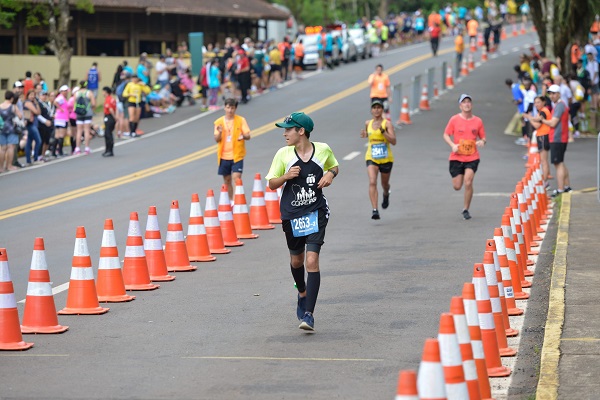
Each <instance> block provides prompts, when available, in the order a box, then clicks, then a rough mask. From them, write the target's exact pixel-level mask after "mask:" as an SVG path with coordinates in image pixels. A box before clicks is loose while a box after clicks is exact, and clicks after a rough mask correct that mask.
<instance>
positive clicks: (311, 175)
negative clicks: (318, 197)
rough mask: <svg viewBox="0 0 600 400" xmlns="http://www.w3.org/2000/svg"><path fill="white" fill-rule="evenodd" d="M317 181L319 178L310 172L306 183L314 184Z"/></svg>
mask: <svg viewBox="0 0 600 400" xmlns="http://www.w3.org/2000/svg"><path fill="white" fill-rule="evenodd" d="M316 181H317V178H316V177H315V176H314V175H313V174H310V175H308V176H307V177H306V183H307V184H308V186H312V185H314V184H315V182H316Z"/></svg>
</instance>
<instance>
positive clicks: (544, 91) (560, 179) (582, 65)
mask: <svg viewBox="0 0 600 400" xmlns="http://www.w3.org/2000/svg"><path fill="white" fill-rule="evenodd" d="M570 55H571V59H570V60H569V63H564V64H566V67H563V68H561V64H562V63H561V62H560V59H558V58H557V59H554V60H553V59H550V58H549V57H547V56H546V54H545V53H544V52H543V51H541V52H539V53H538V52H537V51H536V49H535V48H534V47H531V48H530V53H529V54H525V53H524V54H521V55H520V59H519V64H518V65H515V67H514V71H515V73H516V78H515V79H512V78H508V79H506V85H507V86H508V87H509V88H510V90H511V94H512V101H513V103H514V104H515V105H516V107H517V112H518V113H519V114H520V116H521V133H522V137H521V138H519V139H518V140H517V144H523V145H527V144H529V143H530V141H531V140H532V137H533V135H534V134H535V137H536V140H537V147H538V150H539V152H540V160H541V164H542V169H543V175H544V180H545V182H546V187H549V186H550V183H549V181H548V180H549V179H550V178H551V177H552V176H551V174H550V164H552V165H554V167H555V171H556V189H554V190H553V192H552V196H554V197H556V196H558V195H560V194H561V193H563V192H568V191H570V190H571V187H570V182H569V170H568V168H567V167H566V164H565V161H564V160H565V153H566V151H567V145H568V143H569V142H573V141H574V139H575V138H577V137H579V136H580V134H581V131H582V130H587V125H588V124H587V121H588V120H589V119H595V118H596V113H597V112H598V107H599V105H600V103H599V93H600V87H599V83H600V75H599V62H600V32H598V31H592V32H590V35H589V40H588V42H587V43H586V44H585V46H583V47H581V46H580V44H579V42H578V41H574V43H573V45H572V46H571V51H570ZM524 157H525V158H526V157H527V156H524Z"/></svg>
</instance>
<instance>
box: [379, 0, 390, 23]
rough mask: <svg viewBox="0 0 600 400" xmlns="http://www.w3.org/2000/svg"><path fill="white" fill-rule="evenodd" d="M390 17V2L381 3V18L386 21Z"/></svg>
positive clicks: (383, 0)
mask: <svg viewBox="0 0 600 400" xmlns="http://www.w3.org/2000/svg"><path fill="white" fill-rule="evenodd" d="M387 15H388V0H381V2H380V3H379V18H381V19H382V20H384V21H385V20H386V17H387Z"/></svg>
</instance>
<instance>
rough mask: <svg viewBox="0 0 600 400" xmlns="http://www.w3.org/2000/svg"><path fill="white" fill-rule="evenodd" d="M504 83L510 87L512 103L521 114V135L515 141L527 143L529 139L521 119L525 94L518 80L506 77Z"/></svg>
mask: <svg viewBox="0 0 600 400" xmlns="http://www.w3.org/2000/svg"><path fill="white" fill-rule="evenodd" d="M505 83H506V86H508V87H509V88H510V91H511V93H512V97H513V103H514V104H515V105H516V106H517V112H518V113H519V115H521V133H522V135H523V137H522V138H519V139H518V140H517V142H516V143H517V144H527V143H529V140H528V139H527V130H526V129H525V121H524V120H523V114H524V113H525V103H524V100H525V94H524V93H523V90H522V89H521V86H520V84H519V82H513V81H512V79H507V80H506V81H505Z"/></svg>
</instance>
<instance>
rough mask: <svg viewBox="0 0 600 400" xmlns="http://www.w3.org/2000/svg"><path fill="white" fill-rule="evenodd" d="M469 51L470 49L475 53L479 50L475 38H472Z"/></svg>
mask: <svg viewBox="0 0 600 400" xmlns="http://www.w3.org/2000/svg"><path fill="white" fill-rule="evenodd" d="M469 51H470V52H471V53H475V52H476V51H477V42H476V41H475V39H472V40H471V41H470V48H469Z"/></svg>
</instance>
